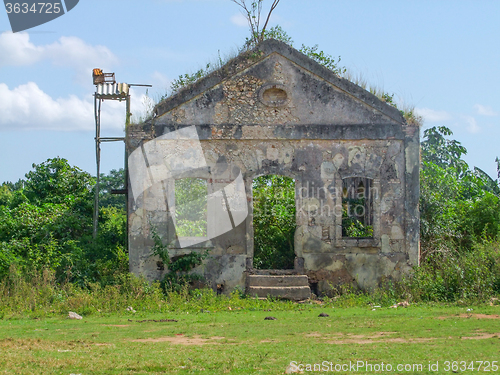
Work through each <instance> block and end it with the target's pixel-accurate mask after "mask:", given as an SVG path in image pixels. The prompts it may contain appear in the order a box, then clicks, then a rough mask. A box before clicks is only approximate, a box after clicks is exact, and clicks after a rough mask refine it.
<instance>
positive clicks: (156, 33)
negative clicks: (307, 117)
mask: <svg viewBox="0 0 500 375" xmlns="http://www.w3.org/2000/svg"><path fill="white" fill-rule="evenodd" d="M270 3H271V1H270V0H266V1H265V2H264V9H265V11H266V12H267V8H268V7H269V6H270ZM499 15H500V1H495V0H491V1H487V0H474V1H459V0H456V1H444V0H441V1H436V0H434V1H424V0H418V1H411V0H406V1H401V0H399V1H388V0H386V1H382V0H365V1H362V0H338V1H333V0H310V1H304V0H281V2H280V4H279V5H278V7H277V8H276V10H275V11H274V13H273V17H272V18H271V24H270V26H274V25H276V24H279V25H281V26H282V27H283V28H284V29H285V30H286V31H287V33H288V34H289V35H290V36H291V37H292V39H293V40H294V46H295V47H297V48H298V47H300V46H301V45H302V44H305V45H309V46H312V45H315V44H318V45H319V48H320V49H321V50H323V51H325V52H327V53H329V54H331V55H334V56H341V59H342V60H341V63H342V65H344V66H346V67H347V68H348V69H349V70H351V71H352V72H353V74H355V75H361V76H362V77H363V78H364V79H366V80H367V81H368V82H369V83H370V84H372V85H376V86H378V87H381V88H383V89H384V90H385V91H387V92H388V93H391V94H392V93H393V94H395V98H396V99H397V100H398V101H399V102H400V103H406V104H407V105H412V106H414V107H415V108H416V111H417V112H418V113H419V114H420V115H422V116H423V117H424V120H425V122H424V129H425V128H428V127H431V126H435V125H445V126H447V127H449V128H450V129H452V131H453V132H454V136H453V138H455V139H457V140H459V141H460V142H462V144H463V145H464V146H465V147H466V148H467V150H468V155H467V156H466V160H467V162H468V163H469V164H470V165H471V166H478V167H480V168H482V169H483V170H485V171H486V172H487V173H489V174H490V176H492V177H496V164H495V157H496V156H499V157H500V147H499V146H498V142H499V140H500V101H499V95H498V92H497V91H496V90H497V89H498V87H500V74H499V72H498V67H499V61H500V49H499V48H498V45H499V41H498V39H499V37H500V22H498V17H499ZM248 34H249V32H248V27H247V25H246V23H245V19H244V18H243V17H242V15H241V12H240V9H239V8H238V7H237V5H235V4H234V3H232V2H231V1H230V0H143V1H132V0H104V1H97V0H80V2H79V4H78V5H77V6H76V7H75V8H74V9H73V10H71V11H70V12H69V13H67V14H65V15H64V16H62V17H59V18H57V19H55V20H53V21H51V22H49V23H46V24H44V25H41V26H38V27H35V28H33V29H30V30H28V31H27V32H22V33H16V34H12V33H11V32H10V25H9V22H8V18H7V13H6V11H0V137H1V140H2V142H1V144H2V147H1V148H0V160H1V164H0V182H2V181H17V180H18V179H19V178H22V177H24V174H25V173H27V172H28V171H29V170H30V169H31V165H32V164H33V163H41V162H43V161H45V160H46V159H48V158H52V157H56V156H60V157H63V158H66V159H68V160H69V162H70V163H71V164H73V165H76V166H78V167H80V168H82V169H83V170H86V171H89V172H91V173H92V174H95V149H94V141H93V137H94V118H93V98H92V93H93V92H94V89H95V87H94V86H93V85H92V78H91V72H92V68H96V67H100V68H102V69H103V70H104V71H105V72H115V73H116V78H117V81H118V82H127V83H147V84H152V85H153V88H152V89H150V91H149V95H150V96H151V97H152V98H158V97H159V96H160V95H162V94H163V93H164V92H165V90H166V89H167V88H168V87H169V85H170V82H171V81H172V80H173V79H175V78H176V77H178V76H179V75H180V74H183V73H186V72H194V71H196V70H198V69H199V68H201V67H204V66H205V65H206V63H207V62H210V61H214V60H216V59H217V57H218V53H219V51H220V54H221V55H222V56H224V55H227V54H230V53H234V52H235V51H236V50H237V49H238V47H239V46H240V45H241V44H242V43H243V41H244V39H245V37H246V36H247V35H248ZM144 94H145V89H142V88H134V89H133V90H132V113H134V115H136V116H137V115H139V114H140V113H141V111H143V110H144V104H143V102H144ZM124 113H125V105H124V104H123V103H115V102H109V101H108V102H105V103H104V104H103V119H102V121H103V134H104V135H118V136H121V135H122V134H123V127H124V118H125V115H124ZM123 159H124V146H123V144H118V143H116V144H104V145H103V151H102V170H103V171H104V172H107V171H109V170H110V169H112V168H120V167H122V166H123Z"/></svg>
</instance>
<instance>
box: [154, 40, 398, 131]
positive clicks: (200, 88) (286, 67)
mask: <svg viewBox="0 0 500 375" xmlns="http://www.w3.org/2000/svg"><path fill="white" fill-rule="evenodd" d="M155 115H156V120H155V122H156V123H157V124H189V125H203V124H234V125H253V124H261V125H273V124H275V125H278V124H280V125H293V124H296V125H312V124H315V125H388V124H392V125H397V124H403V123H404V119H403V117H402V116H401V114H400V112H399V111H398V110H397V109H396V108H394V107H392V106H390V105H387V104H386V103H384V102H383V101H381V100H380V99H378V98H377V97H376V96H375V95H373V94H371V93H370V92H368V91H366V90H364V89H363V88H361V87H359V86H357V85H355V84H353V83H352V82H349V81H348V80H346V79H343V78H340V77H338V76H337V75H336V74H335V73H333V72H332V71H331V70H329V69H327V68H326V67H324V66H322V65H320V64H318V63H317V62H316V61H314V60H312V59H310V58H309V57H307V56H305V55H304V54H302V53H301V52H299V51H297V50H295V49H293V48H292V47H290V46H288V45H286V44H285V43H282V42H279V41H276V40H272V39H270V40H266V41H264V42H262V43H261V44H259V46H258V47H257V48H256V49H254V50H253V51H249V52H246V53H244V54H241V55H239V56H238V57H236V58H235V59H233V60H231V61H230V62H228V63H227V64H226V65H225V66H224V67H222V68H221V69H219V70H217V71H215V72H213V73H211V74H210V75H208V76H207V77H204V78H203V79H201V80H199V81H198V82H196V83H195V84H193V85H192V86H190V87H187V88H185V89H184V90H182V91H180V92H179V93H177V94H176V95H174V96H172V97H170V98H168V99H166V100H164V101H163V102H161V103H160V104H159V105H158V106H157V107H156V108H155Z"/></svg>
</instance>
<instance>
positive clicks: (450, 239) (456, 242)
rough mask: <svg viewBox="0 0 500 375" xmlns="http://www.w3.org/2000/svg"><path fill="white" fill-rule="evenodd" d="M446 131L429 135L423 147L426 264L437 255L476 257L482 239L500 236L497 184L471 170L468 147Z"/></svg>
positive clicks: (422, 226) (437, 130) (439, 129)
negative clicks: (476, 246)
mask: <svg viewBox="0 0 500 375" xmlns="http://www.w3.org/2000/svg"><path fill="white" fill-rule="evenodd" d="M450 135H453V133H452V131H451V130H450V129H448V128H446V127H444V126H440V127H433V128H430V129H427V130H426V131H425V132H424V138H423V141H422V142H421V150H422V169H421V172H420V237H421V242H422V252H421V256H422V259H425V258H426V257H428V256H430V255H431V254H435V253H438V252H440V253H443V252H457V251H458V252H464V251H470V250H471V249H472V248H473V245H474V243H476V242H478V241H480V239H481V238H487V239H494V238H496V236H498V235H499V234H500V214H499V212H500V199H499V197H498V196H496V192H497V188H498V185H497V182H496V181H494V180H492V179H491V178H490V177H489V176H488V175H487V174H486V173H485V172H484V171H482V170H480V169H479V168H476V169H475V172H473V171H471V170H470V169H469V166H468V165H467V163H466V162H465V161H464V160H463V159H462V155H465V154H466V153H467V150H466V149H465V147H463V146H462V145H461V144H460V142H458V141H456V140H450V139H447V138H445V137H446V136H450Z"/></svg>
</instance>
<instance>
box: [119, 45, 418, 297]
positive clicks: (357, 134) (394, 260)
mask: <svg viewBox="0 0 500 375" xmlns="http://www.w3.org/2000/svg"><path fill="white" fill-rule="evenodd" d="M127 153H128V155H129V168H130V183H129V203H128V205H129V206H128V211H129V213H128V214H129V218H128V222H129V252H130V269H131V271H132V272H134V273H136V274H143V275H145V276H146V277H147V278H148V279H150V280H158V279H161V278H162V277H163V275H164V274H165V272H167V271H166V269H165V267H162V266H161V264H160V263H161V262H159V258H158V257H154V256H151V248H152V246H153V244H154V241H153V239H152V233H153V230H156V231H157V233H158V234H159V236H160V237H161V238H162V240H163V242H164V243H165V244H166V245H168V247H169V249H170V255H177V256H179V255H182V254H187V253H190V252H193V251H195V252H201V251H204V250H205V249H208V250H209V256H208V257H207V258H206V259H205V261H204V263H203V265H201V266H199V267H198V268H197V269H196V272H199V273H202V274H203V275H204V276H205V278H206V279H207V280H208V281H209V282H210V283H211V285H212V286H215V285H216V284H219V285H223V286H224V290H225V291H230V290H232V289H233V288H235V287H237V286H240V287H246V288H247V290H249V291H250V292H251V293H252V294H253V293H256V294H259V295H263V296H265V295H268V294H271V295H285V296H289V297H290V296H291V297H292V298H297V299H299V298H306V297H307V296H308V295H309V293H310V291H309V286H310V287H311V289H313V291H315V292H316V293H322V292H325V291H328V290H329V288H330V287H331V286H332V285H338V284H343V283H354V284H357V285H358V286H359V287H361V288H363V289H371V288H373V287H376V286H378V285H380V283H381V282H382V281H383V280H384V279H398V278H400V277H401V275H402V274H403V273H405V272H407V271H409V269H410V268H411V267H412V266H414V265H416V264H417V263H418V258H419V210H418V197H419V129H418V125H415V124H411V123H407V122H406V121H405V119H404V118H403V116H402V115H401V113H400V111H398V110H397V109H396V108H394V107H393V106H390V105H388V104H386V103H385V102H383V101H381V100H380V99H378V98H377V97H376V96H374V95H372V94H371V93H369V92H368V91H366V90H364V89H363V88H361V87H359V86H357V85H355V84H353V83H351V82H349V81H347V80H346V79H343V78H339V77H338V76H337V75H335V74H334V73H333V72H332V71H330V70H329V69H327V68H325V67H324V66H322V65H320V64H318V63H316V62H315V61H313V60H312V59H310V58H309V57H307V56H305V55H303V54H302V53H300V52H299V51H297V50H295V49H293V48H292V47H290V46H288V45H286V44H284V43H281V42H279V41H276V40H272V39H271V40H267V41H264V42H263V43H261V44H260V45H259V46H258V47H257V48H256V49H254V50H253V51H250V52H247V53H243V54H241V55H239V56H238V57H236V58H235V59H233V60H231V61H230V62H229V63H228V64H226V65H225V66H224V67H223V68H221V69H219V70H217V71H215V72H213V73H211V74H210V75H208V76H207V77H205V78H203V79H201V80H199V81H198V82H196V83H195V84H194V85H192V86H190V87H188V88H187V89H184V90H182V91H180V92H178V93H177V94H176V95H174V96H171V97H170V98H168V99H166V100H164V101H162V102H161V103H159V104H158V105H157V106H156V108H155V110H154V117H153V119H152V120H149V121H147V122H145V123H142V124H137V125H130V126H129V128H128V129H127ZM262 175H282V176H287V177H291V178H293V179H294V180H295V197H296V198H295V200H296V218H295V220H296V232H295V239H294V242H295V243H294V250H295V255H296V258H295V267H294V269H293V270H287V271H280V270H254V268H253V254H254V238H253V224H252V210H253V199H252V180H253V179H254V178H256V177H258V176H262ZM193 178H196V179H200V180H201V181H202V182H203V184H202V185H200V186H202V188H203V186H205V187H204V189H206V191H207V194H208V195H210V196H211V198H213V199H211V200H210V199H209V200H208V203H207V213H206V214H207V219H208V220H207V224H206V226H207V228H206V230H205V231H204V232H203V234H202V235H201V236H197V237H196V236H194V237H190V236H183V235H182V234H181V233H179V231H178V230H177V231H176V223H175V217H174V215H175V212H174V211H175V205H176V203H175V200H176V199H177V198H176V197H177V195H176V187H177V189H178V190H179V189H182V186H183V185H182V182H181V181H182V180H183V179H193ZM179 192H182V191H180V190H179ZM228 199H229V200H228ZM350 199H351V200H353V199H358V201H357V202H358V207H357V208H354V209H359V211H360V212H361V215H362V216H363V217H362V221H363V223H364V225H365V226H367V227H369V228H370V232H369V233H368V234H365V235H363V236H362V237H354V236H352V235H347V234H346V230H345V229H346V228H343V226H344V225H345V223H344V219H345V210H346V202H349V200H350ZM347 209H350V208H349V207H348V208H347ZM343 211H344V215H343V214H342V212H343ZM176 233H177V234H176ZM280 275H281V276H280ZM283 275H284V276H283ZM287 275H288V276H287ZM287 293H288V294H287ZM290 293H291V294H290ZM294 293H295V294H294Z"/></svg>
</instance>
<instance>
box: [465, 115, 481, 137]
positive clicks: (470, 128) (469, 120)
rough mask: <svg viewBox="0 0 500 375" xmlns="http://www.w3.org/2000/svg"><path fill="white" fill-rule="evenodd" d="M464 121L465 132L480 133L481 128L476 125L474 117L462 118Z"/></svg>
mask: <svg viewBox="0 0 500 375" xmlns="http://www.w3.org/2000/svg"><path fill="white" fill-rule="evenodd" d="M463 118H464V120H465V121H466V122H467V124H468V126H467V131H468V132H469V133H472V134H476V133H479V132H480V131H481V128H480V127H479V125H478V124H477V121H476V119H475V118H474V117H472V116H463Z"/></svg>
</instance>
